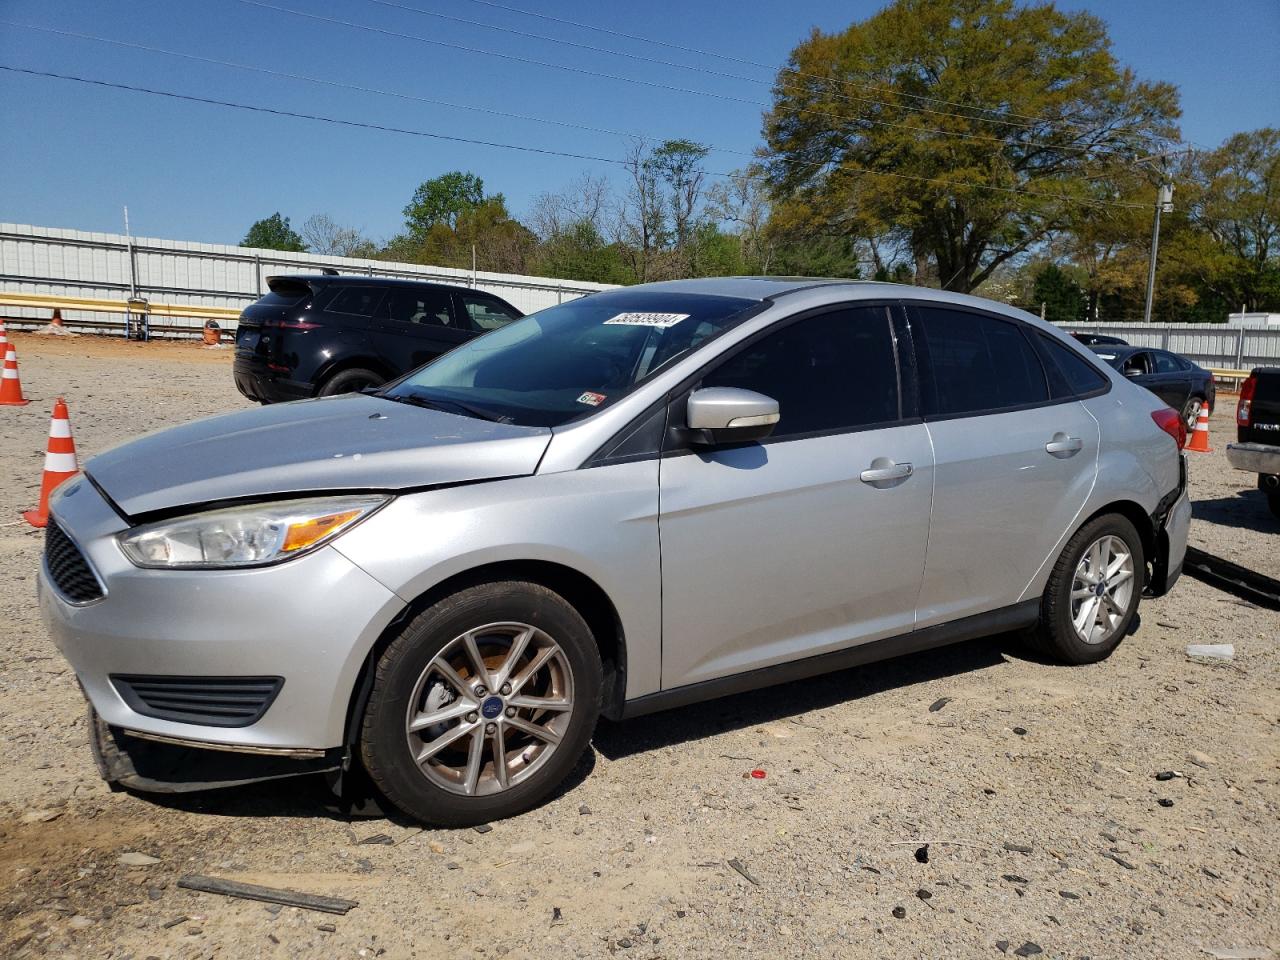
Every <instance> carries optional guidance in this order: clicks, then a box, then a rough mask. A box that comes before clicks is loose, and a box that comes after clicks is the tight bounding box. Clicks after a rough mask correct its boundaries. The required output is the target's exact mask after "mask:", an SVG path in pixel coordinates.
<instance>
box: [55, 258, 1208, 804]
mask: <svg viewBox="0 0 1280 960" xmlns="http://www.w3.org/2000/svg"><path fill="white" fill-rule="evenodd" d="M1184 439H1185V430H1184V424H1183V421H1182V419H1181V418H1180V417H1179V416H1178V414H1177V413H1176V412H1175V411H1173V410H1170V409H1168V408H1167V407H1165V406H1164V405H1163V403H1161V401H1160V400H1159V399H1157V398H1156V397H1155V396H1153V395H1152V394H1151V393H1149V392H1148V391H1146V390H1143V389H1142V388H1141V387H1138V386H1135V385H1134V384H1132V383H1129V382H1127V380H1126V379H1125V377H1124V376H1122V375H1121V374H1120V373H1118V372H1117V371H1114V370H1111V369H1109V368H1108V367H1106V366H1104V365H1102V364H1101V363H1099V362H1098V361H1097V360H1096V359H1095V358H1094V357H1093V356H1092V355H1091V354H1090V353H1088V352H1087V351H1086V350H1085V349H1084V348H1081V347H1080V346H1078V345H1077V344H1076V343H1075V342H1074V341H1072V340H1071V338H1070V337H1068V336H1066V335H1064V334H1061V333H1059V332H1058V331H1057V330H1055V329H1054V328H1052V327H1051V326H1048V325H1046V324H1044V323H1042V322H1040V321H1039V320H1037V319H1036V318H1035V317H1032V316H1030V315H1028V314H1025V313H1022V312H1020V311H1017V310H1013V309H1011V308H1008V307H1005V306H1002V305H998V304H995V303H990V302H987V301H984V300H980V299H976V298H973V297H966V296H960V295H953V294H947V293H942V292H939V291H934V290H926V289H920V288H912V287H900V286H894V285H889V284H874V283H856V282H847V281H812V280H786V279H766V278H730V279H716V280H691V281H680V282H672V283H660V284H649V285H645V286H639V287H632V288H628V289H621V290H615V291H610V292H606V293H600V294H596V295H594V296H590V297H586V298H583V299H580V300H575V301H573V302H570V303H566V304H563V305H561V306H557V307H553V308H551V309H548V310H545V311H542V312H541V313H538V314H535V315H532V316H530V317H526V318H525V319H523V320H520V321H517V322H515V323H513V324H511V325H510V326H507V327H504V328H502V329H500V330H497V331H495V332H493V333H490V334H487V335H485V336H483V337H480V338H478V339H475V340H472V341H470V342H468V343H466V344H464V345H462V346H460V347H458V348H457V349H455V350H453V351H452V352H450V353H448V354H446V355H445V356H443V357H441V358H440V359H438V360H436V361H434V362H433V363H431V364H429V365H427V366H425V367H423V368H421V369H419V370H417V371H415V372H414V373H412V374H410V375H408V376H406V377H404V378H402V379H400V380H398V381H396V382H394V383H392V384H390V385H389V386H387V387H386V388H384V389H383V390H382V391H381V392H380V393H378V394H376V395H345V396H337V397H330V398H321V399H315V400H305V401H301V402H297V403H290V404H282V405H277V406H273V407H268V408H263V409H257V410H251V411H246V412H242V413H236V414H232V415H229V416H222V417H215V418H213V419H208V420H202V421H198V422H195V423H190V424H187V425H184V426H180V427H176V428H173V429H170V430H166V431H162V432H159V433H155V434H151V435H149V436H146V437H143V438H141V439H139V440H135V441H133V442H131V443H128V444H126V445H124V446H122V447H119V448H117V449H115V450H112V451H110V452H108V453H105V454H102V455H100V456H98V457H95V458H94V459H92V460H90V461H89V462H88V464H87V465H86V467H85V473H84V475H83V476H82V477H79V478H76V479H75V480H73V481H71V482H69V483H67V484H64V485H63V487H61V488H60V490H59V491H58V492H57V495H56V497H55V500H54V503H53V505H52V521H51V523H50V524H49V528H48V541H47V546H46V553H45V560H44V564H43V569H42V571H41V574H40V578H39V592H40V602H41V609H42V611H43V614H44V617H45V619H46V621H47V623H48V625H49V629H50V630H51V632H52V634H53V636H54V638H55V639H56V641H57V643H58V645H59V647H60V648H61V650H62V651H63V653H64V654H65V656H66V657H67V659H68V660H69V661H70V663H71V665H72V666H73V667H74V669H75V672H76V675H77V676H78V677H79V679H80V682H81V684H82V685H83V688H84V691H85V693H86V695H87V696H88V698H89V700H90V702H91V705H92V716H93V729H94V737H93V742H94V747H95V754H96V756H97V759H98V763H99V767H100V769H101V771H102V772H103V774H104V776H106V777H107V779H109V780H112V781H114V782H117V783H122V784H125V785H127V786H132V787H138V788H142V789H188V788H191V787H192V786H195V787H204V786H212V785H218V784H224V783H235V782H242V781H244V780H247V779H255V778H262V777H267V776H283V775H288V774H290V773H298V772H305V771H312V770H325V771H329V772H330V775H331V776H333V777H334V778H335V780H340V781H341V784H345V785H346V788H350V785H351V784H352V783H354V782H356V780H357V779H360V782H363V783H364V784H366V785H368V786H369V787H370V789H371V791H372V792H373V793H374V795H375V796H376V797H377V798H379V799H380V800H382V801H389V802H390V803H391V804H394V805H395V806H396V807H398V808H399V809H400V810H402V811H404V812H405V813H406V814H408V815H410V816H412V817H415V818H418V819H420V820H422V821H424V822H428V823H433V824H439V825H453V826H460V825H466V824H474V823H480V822H483V821H487V820H491V819H494V818H498V817H503V816H509V815H512V814H515V813H517V812H519V811H521V810H524V809H527V808H528V807H530V806H532V805H534V804H537V803H538V802H539V801H540V800H542V799H543V798H545V797H546V796H547V795H548V794H549V793H550V792H552V791H553V790H554V789H555V788H556V787H557V785H558V784H559V783H560V782H561V781H562V780H564V778H565V777H566V776H567V775H568V773H569V772H570V770H571V768H572V767H573V766H574V764H575V763H576V762H577V761H578V759H579V757H580V756H581V754H582V752H583V751H584V749H585V748H586V747H587V744H588V743H589V741H590V739H591V736H592V732H593V730H594V727H595V725H596V722H597V719H598V718H599V717H600V716H605V717H608V718H611V719H615V720H616V719H624V718H628V717H634V716H637V715H640V714H644V713H648V712H651V711H655V710H661V709H665V708H670V707H678V706H680V705H683V704H688V703H691V702H694V701H699V700H705V699H708V698H712V697H718V696H723V695H725V694H730V693H736V692H739V691H745V690H750V689H753V688H758V687H762V686H765V685H768V684H774V683H780V682H786V681H792V680H797V679H800V678H804V677H809V676H812V675H815V674H818V673H821V672H824V671H830V670H834V669H842V668H848V667H852V666H857V665H861V664H865V663H868V662H870V661H874V660H879V659H883V658H886V657H891V656H895V655H897V654H902V653H908V652H911V651H919V650H925V649H929V648H933V647H938V646H942V645H944V644H949V643H955V642H958V641H964V640H967V639H971V638H975V637H980V636H984V635H989V634H992V633H995V632H999V631H1009V630H1015V629H1021V630H1024V632H1025V633H1026V635H1027V636H1028V637H1029V639H1030V640H1031V641H1032V642H1034V643H1035V644H1037V645H1038V646H1039V647H1040V648H1041V649H1042V650H1044V651H1046V652H1048V653H1049V654H1051V655H1053V656H1054V657H1057V658H1058V659H1060V660H1062V661H1065V662H1067V663H1073V664H1082V663H1092V662H1096V661H1099V660H1102V659H1104V658H1105V657H1106V656H1107V655H1108V654H1109V653H1110V652H1111V651H1112V650H1113V649H1114V648H1115V646H1116V645H1117V644H1118V643H1120V641H1121V639H1122V638H1123V637H1124V636H1125V634H1126V632H1127V631H1128V630H1129V629H1130V626H1131V625H1132V623H1133V622H1134V617H1135V614H1136V612H1137V609H1138V605H1139V603H1140V601H1141V599H1142V597H1143V596H1150V595H1158V594H1161V593H1163V592H1165V591H1167V590H1169V589H1170V588H1171V587H1172V585H1173V584H1174V582H1175V581H1176V580H1177V578H1178V576H1179V573H1180V571H1181V567H1182V561H1183V554H1184V551H1185V547H1186V537H1187V527H1188V523H1189V519H1190V514H1191V510H1190V505H1189V502H1188V498H1187V484H1186V472H1185V466H1184V461H1183V457H1182V455H1181V453H1180V448H1181V446H1182V442H1183V440H1184ZM157 750H169V751H172V752H171V753H170V754H167V755H166V758H165V759H164V760H163V762H157V761H155V759H154V757H155V754H154V751H157ZM341 784H339V786H340V788H342V787H341Z"/></svg>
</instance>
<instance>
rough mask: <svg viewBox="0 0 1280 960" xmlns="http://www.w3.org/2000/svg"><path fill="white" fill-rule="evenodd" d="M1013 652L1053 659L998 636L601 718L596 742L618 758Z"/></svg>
mask: <svg viewBox="0 0 1280 960" xmlns="http://www.w3.org/2000/svg"><path fill="white" fill-rule="evenodd" d="M1010 657H1013V658H1015V659H1020V660H1032V661H1035V662H1044V663H1053V661H1050V660H1043V661H1041V658H1040V657H1039V656H1038V655H1037V654H1035V653H1033V652H1032V651H1031V650H1030V649H1029V648H1028V647H1027V646H1026V645H1025V644H1024V643H1023V642H1022V641H1021V639H1020V638H1019V636H1018V634H1017V633H1001V634H994V635H992V636H989V637H983V638H981V639H978V640H971V641H969V642H967V643H959V644H954V645H952V646H948V647H943V648H941V649H936V650H925V651H922V652H920V653H914V654H910V655H908V656H904V657H897V658H894V659H892V660H882V661H879V662H877V663H871V664H865V665H863V666H859V667H852V668H850V669H848V670H841V671H839V672H837V673H828V674H823V675H821V676H817V677H812V678H810V679H808V680H797V681H794V682H791V683H784V684H779V685H778V686H774V687H765V688H763V689H761V690H752V691H750V692H747V693H739V694H734V695H733V696H729V697H721V698H720V699H718V700H709V701H707V702H705V703H696V704H692V705H691V706H687V707H681V708H679V709H675V710H668V711H665V712H663V713H656V714H652V715H649V716H646V717H643V718H637V719H635V720H623V721H621V722H611V721H608V720H601V721H600V724H599V726H598V727H597V728H596V735H595V740H594V743H595V747H596V749H597V750H599V751H600V753H601V754H602V755H603V756H604V757H605V758H606V759H608V760H617V759H620V758H622V757H628V756H631V755H633V754H637V753H644V752H645V751H648V750H658V749H661V748H663V747H670V746H674V745H677V744H681V743H687V742H688V741H690V740H699V739H702V738H703V737H709V736H713V735H715V734H720V733H729V732H732V731H734V730H741V729H744V728H746V727H753V726H757V725H759V724H763V723H770V722H772V721H776V720H784V719H788V718H791V717H798V716H801V715H803V714H806V713H809V712H810V711H813V710H822V709H824V708H826V707H831V706H834V705H835V704H837V703H845V702H849V701H853V700H860V699H862V698H864V697H869V696H872V695H874V694H877V693H883V692H885V691H886V690H895V689H898V688H901V687H910V686H914V685H916V684H919V683H926V682H928V681H930V680H942V679H945V678H946V677H952V676H958V675H960V674H965V673H973V672H975V671H978V670H987V669H990V668H992V667H998V666H1000V665H1002V664H1004V663H1006V662H1008V660H1009V658H1010Z"/></svg>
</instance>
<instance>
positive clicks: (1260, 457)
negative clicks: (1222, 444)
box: [1227, 443, 1280, 474]
mask: <svg viewBox="0 0 1280 960" xmlns="http://www.w3.org/2000/svg"><path fill="white" fill-rule="evenodd" d="M1227 462H1228V463H1230V464H1231V465H1232V466H1233V467H1235V468H1236V469H1237V470H1247V471H1248V472H1249V473H1275V474H1280V446H1272V445H1271V444H1267V443H1228V444H1227Z"/></svg>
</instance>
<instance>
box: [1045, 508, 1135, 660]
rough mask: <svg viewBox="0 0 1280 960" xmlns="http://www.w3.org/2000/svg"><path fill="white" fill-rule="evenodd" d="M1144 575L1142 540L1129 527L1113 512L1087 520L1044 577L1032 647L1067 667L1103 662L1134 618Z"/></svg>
mask: <svg viewBox="0 0 1280 960" xmlns="http://www.w3.org/2000/svg"><path fill="white" fill-rule="evenodd" d="M1145 574H1146V557H1145V556H1144V554H1143V549H1142V538H1141V537H1140V536H1138V531H1137V529H1135V527H1134V526H1133V524H1132V523H1130V522H1129V521H1128V520H1127V519H1126V518H1124V517H1122V516H1120V515H1119V514H1114V513H1112V514H1104V515H1103V516H1101V517H1097V518H1095V519H1093V520H1091V521H1089V522H1088V523H1087V524H1085V525H1084V526H1083V527H1082V528H1081V529H1080V530H1079V531H1078V532H1077V533H1076V535H1075V536H1074V537H1072V538H1071V539H1070V541H1068V542H1067V545H1066V547H1065V548H1063V551H1062V555H1061V556H1060V557H1059V558H1058V562H1057V563H1056V564H1054V567H1053V572H1052V573H1051V574H1050V575H1049V583H1048V585H1047V586H1046V587H1045V591H1044V598H1043V600H1042V601H1041V605H1040V624H1039V626H1038V627H1037V628H1036V632H1035V633H1034V635H1033V640H1034V642H1035V645H1036V646H1037V647H1039V648H1040V650H1042V651H1043V652H1044V653H1047V654H1049V655H1051V656H1053V657H1056V658H1058V659H1060V660H1063V661H1065V662H1067V663H1072V664H1081V663H1096V662H1097V661H1099V660H1103V659H1105V658H1106V657H1107V656H1108V655H1110V653H1111V651H1112V650H1114V649H1115V648H1116V646H1117V645H1118V644H1119V643H1120V641H1121V640H1122V639H1123V638H1124V635H1125V634H1126V633H1127V632H1128V630H1129V626H1130V625H1131V624H1132V623H1133V618H1134V616H1136V615H1137V612H1138V604H1139V602H1140V601H1141V599H1142V586H1143V580H1144V578H1145Z"/></svg>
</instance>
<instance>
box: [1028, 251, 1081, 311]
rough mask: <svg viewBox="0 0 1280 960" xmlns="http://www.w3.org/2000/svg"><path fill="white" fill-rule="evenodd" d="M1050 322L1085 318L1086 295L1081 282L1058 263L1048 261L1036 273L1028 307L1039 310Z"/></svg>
mask: <svg viewBox="0 0 1280 960" xmlns="http://www.w3.org/2000/svg"><path fill="white" fill-rule="evenodd" d="M1042 306H1043V308H1044V317H1045V319H1046V320H1048V321H1049V322H1050V323H1062V324H1066V323H1078V322H1080V321H1081V320H1083V319H1084V308H1085V295H1084V291H1083V290H1082V289H1080V284H1078V283H1076V281H1075V280H1073V279H1072V278H1071V276H1070V275H1069V274H1068V273H1067V271H1065V270H1063V269H1062V268H1061V267H1059V266H1058V265H1057V264H1056V263H1046V264H1045V265H1044V266H1043V267H1042V268H1041V269H1040V272H1039V273H1037V274H1036V280H1035V284H1034V285H1033V286H1032V288H1031V303H1029V304H1028V305H1027V309H1028V310H1031V311H1034V312H1039V310H1040V309H1041V307H1042Z"/></svg>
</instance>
